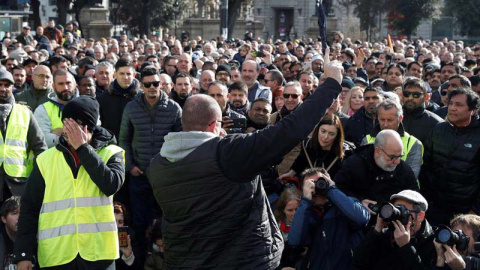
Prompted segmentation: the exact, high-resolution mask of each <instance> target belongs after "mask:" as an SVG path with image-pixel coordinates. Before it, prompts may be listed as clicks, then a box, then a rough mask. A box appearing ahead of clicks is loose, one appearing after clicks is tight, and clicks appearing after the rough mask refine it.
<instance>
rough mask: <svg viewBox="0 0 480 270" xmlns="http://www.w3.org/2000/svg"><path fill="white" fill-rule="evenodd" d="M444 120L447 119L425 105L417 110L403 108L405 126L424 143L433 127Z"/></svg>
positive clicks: (406, 129) (407, 130)
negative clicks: (427, 108)
mask: <svg viewBox="0 0 480 270" xmlns="http://www.w3.org/2000/svg"><path fill="white" fill-rule="evenodd" d="M442 122H445V121H444V120H443V119H442V118H441V117H439V116H438V115H436V114H434V113H432V112H430V111H428V110H426V109H425V108H424V107H420V108H417V109H415V110H407V109H405V107H404V108H403V121H402V123H403V128H404V129H405V131H406V132H408V133H409V134H410V135H413V136H414V137H415V138H417V139H419V140H420V141H421V142H422V143H423V144H425V142H426V141H427V138H428V137H429V136H430V133H431V132H432V129H433V127H434V126H436V125H437V124H438V123H442Z"/></svg>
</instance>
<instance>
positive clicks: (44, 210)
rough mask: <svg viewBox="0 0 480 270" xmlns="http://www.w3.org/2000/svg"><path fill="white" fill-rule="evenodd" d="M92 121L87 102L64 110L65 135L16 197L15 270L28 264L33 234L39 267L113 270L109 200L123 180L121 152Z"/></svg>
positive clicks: (94, 107)
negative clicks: (19, 203)
mask: <svg viewBox="0 0 480 270" xmlns="http://www.w3.org/2000/svg"><path fill="white" fill-rule="evenodd" d="M97 119H98V103H97V101H96V100H95V99H93V98H91V97H87V96H81V97H79V98H76V99H73V100H72V101H70V102H69V103H67V105H65V107H64V109H63V112H62V120H63V122H64V125H65V126H64V133H65V135H62V136H61V137H60V142H59V143H58V144H57V145H56V146H55V147H54V148H51V149H49V150H47V151H45V152H44V153H43V154H41V155H40V156H39V157H38V159H37V161H36V163H35V166H34V169H33V172H32V174H31V176H30V179H29V182H28V184H27V187H26V189H25V193H24V195H23V197H22V203H25V205H22V211H26V212H24V213H27V214H24V215H22V217H21V218H20V221H19V225H18V236H17V241H16V242H15V249H14V261H15V262H19V263H18V266H19V268H18V269H28V266H29V265H30V264H31V263H32V262H33V261H34V254H35V253H34V252H35V248H34V247H32V243H36V236H37V235H38V262H39V264H40V267H57V268H58V269H113V268H112V267H114V260H115V259H117V258H118V256H119V252H118V250H119V246H118V236H117V226H116V223H115V216H114V214H113V204H112V201H113V195H114V194H115V192H117V191H118V189H120V187H121V186H122V184H123V179H124V176H125V165H124V151H123V150H122V149H121V148H120V147H118V146H115V145H114V143H115V142H116V141H115V137H114V136H113V134H112V133H111V132H109V131H107V130H106V129H104V128H101V127H99V126H95V125H96V122H97ZM37 224H38V225H37ZM57 268H55V269H57Z"/></svg>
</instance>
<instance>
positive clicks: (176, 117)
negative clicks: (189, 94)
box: [119, 92, 182, 172]
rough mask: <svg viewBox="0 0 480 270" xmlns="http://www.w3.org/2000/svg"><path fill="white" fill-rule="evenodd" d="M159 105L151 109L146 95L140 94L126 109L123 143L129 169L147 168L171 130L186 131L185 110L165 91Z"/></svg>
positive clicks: (127, 169) (121, 145)
mask: <svg viewBox="0 0 480 270" xmlns="http://www.w3.org/2000/svg"><path fill="white" fill-rule="evenodd" d="M161 93H162V96H161V98H160V100H159V101H158V103H157V104H156V105H155V107H152V108H151V110H152V111H149V109H148V105H147V103H146V101H145V94H144V93H143V92H142V93H139V94H137V95H136V96H135V98H134V100H132V101H130V102H129V103H128V104H127V106H126V107H125V110H124V111H123V117H122V125H121V127H120V139H119V144H120V147H122V148H123V149H124V150H125V170H126V171H127V172H129V171H130V170H131V169H132V168H133V167H134V166H138V167H139V168H140V169H141V170H142V171H145V170H146V169H147V167H148V166H149V165H150V160H151V159H152V158H153V157H154V156H155V155H156V154H157V153H158V152H160V148H162V145H163V142H164V139H163V137H164V136H165V135H167V134H168V133H169V132H170V131H174V132H178V131H181V130H182V123H181V122H180V120H181V118H182V109H181V108H180V106H179V105H178V104H177V103H176V102H174V101H172V100H170V99H169V98H168V96H167V94H165V93H164V92H161Z"/></svg>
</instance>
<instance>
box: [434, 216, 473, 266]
mask: <svg viewBox="0 0 480 270" xmlns="http://www.w3.org/2000/svg"><path fill="white" fill-rule="evenodd" d="M450 228H451V229H450ZM450 228H448V227H447V226H444V225H440V226H439V228H438V229H437V231H436V232H435V241H434V244H435V249H436V251H437V261H436V264H435V266H436V267H437V269H452V270H463V269H466V270H477V269H480V257H479V252H480V250H479V248H478V247H476V245H478V243H475V242H476V241H479V240H480V217H479V216H477V215H470V214H468V215H458V216H455V217H454V218H453V219H452V220H451V221H450Z"/></svg>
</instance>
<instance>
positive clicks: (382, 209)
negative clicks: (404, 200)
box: [368, 202, 410, 225]
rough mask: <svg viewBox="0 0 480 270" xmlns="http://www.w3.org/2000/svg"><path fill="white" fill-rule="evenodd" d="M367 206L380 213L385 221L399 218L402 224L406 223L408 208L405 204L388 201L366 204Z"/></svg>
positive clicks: (408, 214) (408, 213)
mask: <svg viewBox="0 0 480 270" xmlns="http://www.w3.org/2000/svg"><path fill="white" fill-rule="evenodd" d="M368 208H370V209H371V210H372V211H373V212H375V213H377V214H378V215H380V217H381V218H382V219H383V220H385V221H386V222H392V221H395V220H399V221H400V222H401V223H402V224H403V225H407V223H408V217H409V216H410V210H408V209H407V208H406V207H405V206H403V205H398V206H397V205H393V204H391V203H389V202H383V203H380V204H373V203H371V204H369V205H368Z"/></svg>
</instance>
